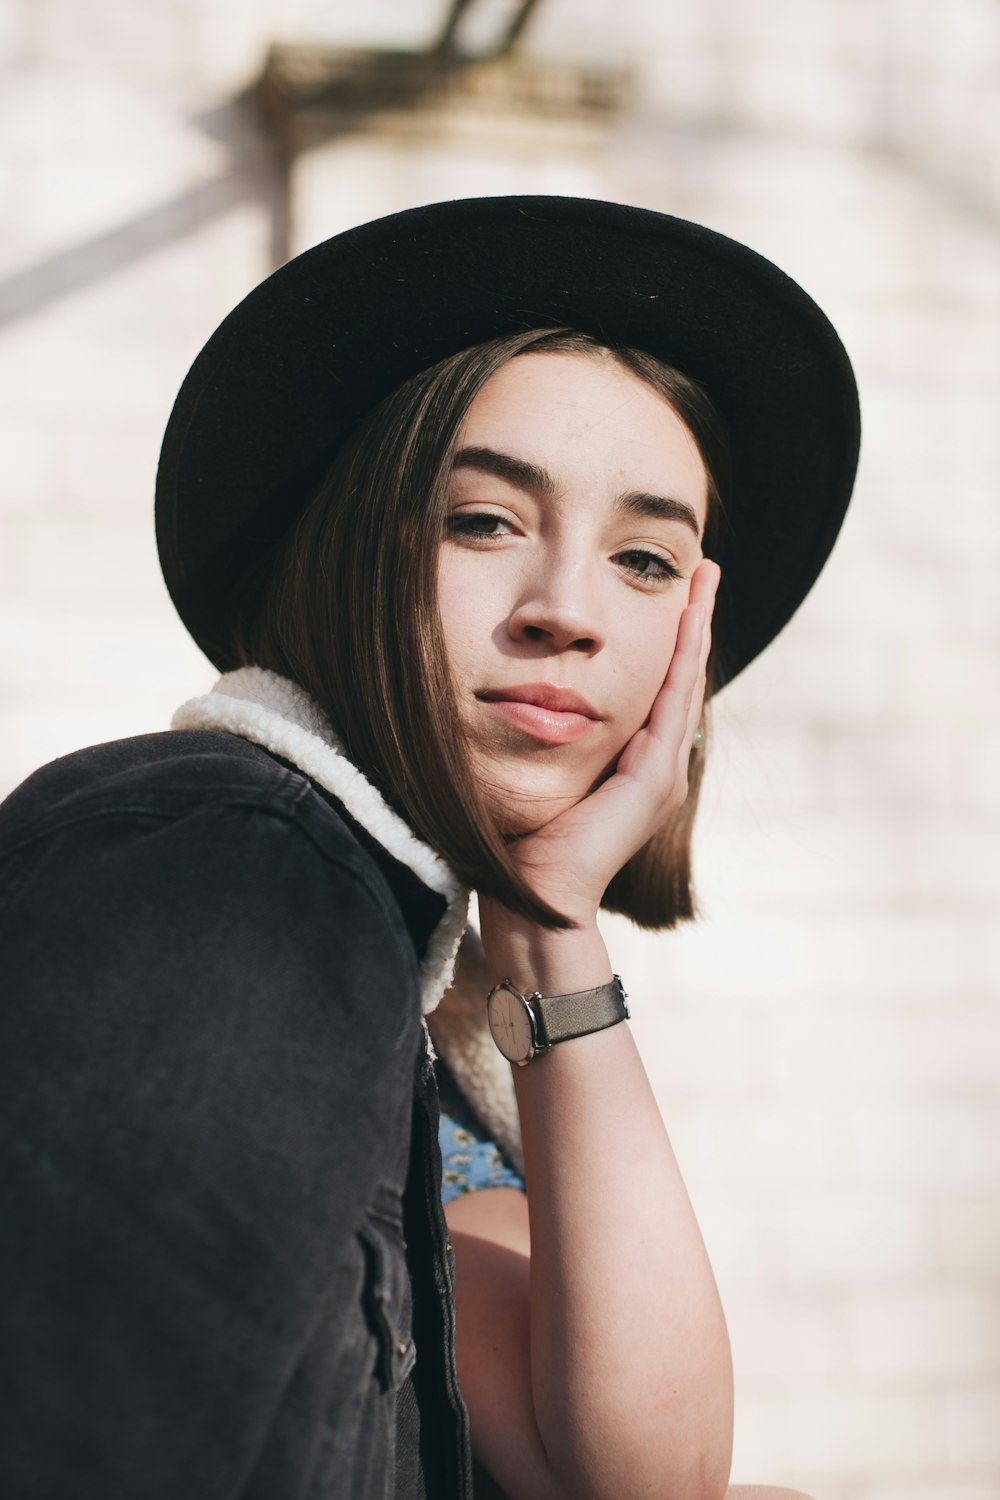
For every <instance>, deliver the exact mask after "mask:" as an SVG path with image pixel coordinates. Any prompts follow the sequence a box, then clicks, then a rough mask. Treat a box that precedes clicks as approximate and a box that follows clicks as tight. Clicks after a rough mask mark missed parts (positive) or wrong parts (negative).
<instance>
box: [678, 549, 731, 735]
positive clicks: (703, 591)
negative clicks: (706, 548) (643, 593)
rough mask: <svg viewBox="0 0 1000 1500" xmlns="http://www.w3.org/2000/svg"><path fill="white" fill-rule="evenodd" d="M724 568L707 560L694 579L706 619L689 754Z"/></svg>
mask: <svg viewBox="0 0 1000 1500" xmlns="http://www.w3.org/2000/svg"><path fill="white" fill-rule="evenodd" d="M721 576H722V570H721V569H720V567H719V565H718V563H714V562H710V561H707V560H706V561H705V562H704V563H702V564H700V565H699V568H698V569H697V570H696V576H695V577H694V578H693V579H692V592H694V585H695V584H697V586H698V587H697V598H698V600H699V602H703V603H704V604H705V607H706V619H705V625H704V629H703V631H702V639H701V655H700V659H699V662H698V682H697V684H696V686H695V691H694V693H693V694H692V698H691V707H690V711H689V715H688V734H687V735H686V736H685V743H684V744H683V745H682V747H681V750H682V754H683V755H684V756H687V755H688V754H689V753H690V750H691V744H692V743H693V741H694V736H695V735H696V734H697V732H698V728H699V726H700V724H701V717H702V710H703V709H704V706H705V689H706V674H707V670H708V658H709V653H710V652H711V649H712V616H713V613H714V610H715V599H716V593H717V590H718V587H719V580H720V578H721Z"/></svg>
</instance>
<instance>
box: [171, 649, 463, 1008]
mask: <svg viewBox="0 0 1000 1500" xmlns="http://www.w3.org/2000/svg"><path fill="white" fill-rule="evenodd" d="M172 727H173V728H174V729H223V730H227V731H228V732H229V733H230V734H238V735H240V736H242V738H243V739H245V740H252V741H253V743H254V744H255V745H261V746H263V748H264V749H265V750H273V751H274V753H275V754H276V755H281V756H284V758H285V759H286V760H290V761H291V762H292V764H293V765H296V766H298V768H299V770H300V771H304V772H305V773H306V775H307V776H311V777H312V779H313V780H314V781H318V782H319V784H320V786H323V787H326V789H327V791H328V792H332V793H333V795H334V796H335V797H336V798H337V800H338V802H342V803H343V805H344V807H346V809H347V811H348V812H349V813H350V815H351V817H352V818H354V819H355V821H356V822H358V823H360V824H361V826H362V828H365V829H367V831H368V832H369V833H370V834H371V835H372V837H373V838H375V839H377V840H378V842H379V843H380V844H381V845H382V848H383V849H384V850H385V851H386V853H388V854H391V855H392V857H393V858H394V859H398V860H399V862H400V864H403V865H405V866H406V867H407V869H409V870H412V871H413V873H414V875H416V876H417V877H418V878H419V879H420V880H422V881H423V883H424V885H426V886H429V887H430V889H431V890H432V891H436V892H437V893H438V894H439V895H441V896H444V898H445V900H446V901H447V903H448V906H447V910H446V911H445V915H444V916H443V917H442V919H441V921H440V922H439V923H438V925H437V927H436V928H435V930H434V933H433V935H432V937H431V940H430V943H429V944H428V948H427V953H426V956H425V958H424V962H423V965H422V967H421V975H420V978H421V991H422V999H423V1010H424V1014H425V1015H426V1014H427V1012H428V1011H431V1010H433V1009H434V1007H435V1006H436V1005H437V1003H438V1001H439V1000H440V999H441V996H442V995H443V994H444V992H445V990H446V989H447V987H448V985H449V984H450V982H451V976H452V972H453V969H454V966H455V953H456V951H457V949H458V944H459V941H460V940H461V936H462V933H463V932H464V931H465V924H466V921H467V918H468V911H469V892H468V891H467V890H466V888H465V886H463V885H462V884H461V883H460V882H459V881H458V880H457V879H456V877H455V876H454V875H453V874H452V872H451V870H449V868H448V866H447V865H446V864H445V862H444V860H443V859H441V858H440V857H439V856H438V855H437V854H435V853H434V850H433V849H429V848H428V847H427V845H426V844H424V843H421V841H420V839H418V838H417V836H416V834H415V833H414V832H413V830H412V828H410V826H409V824H407V823H404V821H403V819H402V818H401V817H400V816H399V814H398V813H396V812H394V811H393V809H392V808H391V807H390V806H389V804H388V803H387V802H386V800H385V798H384V797H383V796H382V794H381V793H380V792H379V791H377V790H376V788H375V787H374V786H372V784H371V782H370V781H368V780H366V778H365V777H364V776H363V775H362V774H361V772H360V771H359V770H358V768H357V766H356V765H354V764H353V762H352V761H349V760H348V759H347V756H346V755H345V754H344V751H343V748H342V747H341V745H340V743H339V741H338V739H337V736H336V734H335V733H334V731H333V729H332V728H331V726H330V723H329V720H328V719H327V718H326V716H325V715H324V714H323V711H322V709H320V707H319V705H318V704H317V703H315V702H314V700H313V699H312V698H310V696H309V694H308V693H306V692H304V691H303V689H302V688H300V687H297V686H296V684H295V683H294V682H290V681H289V680H288V678H286V677H279V676H278V675H277V673H276V672H268V671H265V669H264V668H263V667H241V668H240V669H239V671H237V672H227V673H226V674H225V676H224V677H220V678H219V680H218V682H217V683H216V684H215V686H214V687H213V689H212V691H211V692H210V693H206V694H205V696H204V697H203V698H192V699H191V700H190V702H188V703H185V704H182V706H181V707H180V708H179V709H178V710H177V712H176V713H175V714H174V717H173V721H172Z"/></svg>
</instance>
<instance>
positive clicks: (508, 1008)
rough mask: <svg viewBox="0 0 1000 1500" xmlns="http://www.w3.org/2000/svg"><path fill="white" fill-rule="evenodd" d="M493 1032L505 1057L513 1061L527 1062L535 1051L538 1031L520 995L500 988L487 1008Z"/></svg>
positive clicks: (492, 996) (494, 1038)
mask: <svg viewBox="0 0 1000 1500" xmlns="http://www.w3.org/2000/svg"><path fill="white" fill-rule="evenodd" d="M487 1015H488V1018H489V1023H490V1031H491V1032H492V1034H493V1040H494V1041H495V1042H496V1044H497V1046H498V1047H499V1048H500V1051H501V1052H502V1053H503V1055H504V1057H506V1058H508V1059H509V1061H510V1062H527V1061H528V1058H529V1057H530V1056H531V1054H532V1052H533V1051H534V1048H535V1034H534V1028H533V1027H532V1024H531V1016H530V1015H529V1013H528V1007H527V1005H526V1004H525V1003H524V1001H523V1000H522V999H521V997H520V995H514V994H512V993H511V991H510V990H505V989H497V990H494V992H493V994H492V995H491V996H490V1003H489V1006H488V1008H487Z"/></svg>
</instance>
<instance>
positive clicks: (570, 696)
mask: <svg viewBox="0 0 1000 1500" xmlns="http://www.w3.org/2000/svg"><path fill="white" fill-rule="evenodd" d="M476 697H477V698H479V699H481V701H482V702H484V703H527V704H530V705H531V706H532V707H533V708H546V709H549V710H550V712H552V713H556V714H582V715H583V717H584V718H585V719H599V718H600V717H601V716H600V714H599V713H598V712H597V709H596V708H593V707H592V706H591V705H590V704H589V703H588V702H587V700H586V698H581V696H580V694H579V693H574V692H573V691H572V689H571V688H560V687H555V686H554V685H553V684H552V683H551V682H529V683H522V684H520V685H519V686H518V687H504V688H486V689H484V691H483V692H481V693H477V694H476Z"/></svg>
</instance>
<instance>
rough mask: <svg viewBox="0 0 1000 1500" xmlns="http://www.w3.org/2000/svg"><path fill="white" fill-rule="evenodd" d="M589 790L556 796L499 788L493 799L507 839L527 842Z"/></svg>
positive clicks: (586, 788)
mask: <svg viewBox="0 0 1000 1500" xmlns="http://www.w3.org/2000/svg"><path fill="white" fill-rule="evenodd" d="M589 790H590V788H589V787H583V788H581V789H580V790H579V791H572V792H563V791H560V792H559V793H555V792H552V791H550V790H549V791H540V790H539V791H534V790H525V789H524V788H523V787H509V786H508V787H495V788H494V789H493V797H494V798H495V806H496V809H497V820H498V822H499V825H500V832H501V833H502V834H503V835H504V837H505V838H524V836H525V835H526V834H529V833H537V831H538V830H539V828H544V827H545V826H546V825H547V824H548V823H551V822H552V821H553V819H555V818H558V816H559V814H560V813H564V812H566V811H567V810H568V809H569V808H571V807H575V806H576V804H577V803H578V802H580V801H582V799H583V798H584V797H585V796H586V795H587V792H588V791H589Z"/></svg>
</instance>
